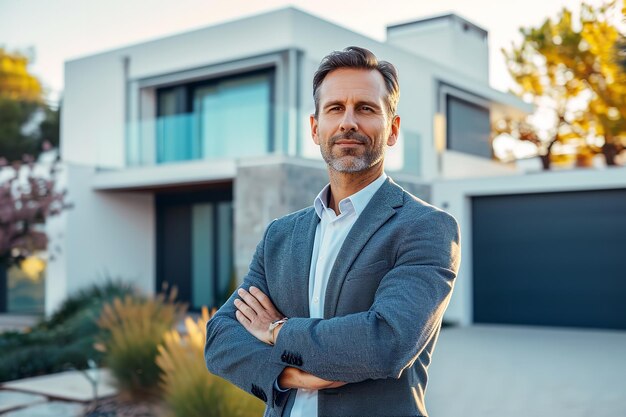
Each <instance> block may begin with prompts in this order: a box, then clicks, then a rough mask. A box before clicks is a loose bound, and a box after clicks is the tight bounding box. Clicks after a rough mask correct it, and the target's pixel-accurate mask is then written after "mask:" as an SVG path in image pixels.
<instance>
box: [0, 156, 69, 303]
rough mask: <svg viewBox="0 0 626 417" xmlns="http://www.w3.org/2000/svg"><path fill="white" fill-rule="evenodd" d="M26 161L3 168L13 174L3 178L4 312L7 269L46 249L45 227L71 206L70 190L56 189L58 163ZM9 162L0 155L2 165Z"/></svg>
mask: <svg viewBox="0 0 626 417" xmlns="http://www.w3.org/2000/svg"><path fill="white" fill-rule="evenodd" d="M24 162H25V163H24V164H14V165H13V166H12V167H3V168H2V170H1V173H2V174H5V175H6V174H9V175H8V178H6V179H5V180H4V181H0V295H2V296H0V311H5V310H6V308H7V306H6V286H7V282H6V281H7V276H6V273H7V268H8V267H9V266H10V265H11V264H13V263H14V262H16V261H19V260H21V259H24V258H25V257H26V256H28V255H30V254H32V253H33V252H34V251H37V250H44V249H46V246H47V243H48V237H47V235H46V233H45V232H44V231H43V230H42V229H43V227H44V225H45V222H46V219H48V218H49V217H50V216H54V215H56V214H59V213H60V212H61V211H62V210H64V209H66V208H69V207H70V205H69V204H68V203H67V202H66V201H65V197H66V193H65V192H59V191H58V190H57V189H56V178H57V172H58V171H57V170H58V166H57V163H56V162H54V163H53V164H51V165H47V167H46V166H45V165H42V164H39V165H38V166H37V167H35V164H34V161H33V159H32V157H31V158H26V159H25V161H24ZM5 164H6V161H2V160H1V158H0V165H5ZM36 171H38V172H36Z"/></svg>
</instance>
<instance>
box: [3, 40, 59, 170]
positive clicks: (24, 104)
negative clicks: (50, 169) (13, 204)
mask: <svg viewBox="0 0 626 417" xmlns="http://www.w3.org/2000/svg"><path fill="white" fill-rule="evenodd" d="M28 63H29V61H28V58H26V57H25V56H23V55H21V54H19V53H9V52H7V51H5V50H4V49H2V48H0V157H3V158H5V159H7V160H8V161H10V162H13V161H20V160H22V158H23V156H24V155H32V156H35V157H37V156H38V155H39V154H40V153H41V152H42V151H43V150H44V148H46V147H50V146H52V147H56V146H58V144H59V110H58V109H56V108H54V107H51V106H49V105H47V104H46V102H45V99H44V91H43V88H42V86H41V83H40V81H39V80H38V79H37V78H36V77H35V76H33V75H31V74H30V73H29V72H28Z"/></svg>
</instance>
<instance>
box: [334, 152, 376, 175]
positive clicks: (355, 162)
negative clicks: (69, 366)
mask: <svg viewBox="0 0 626 417" xmlns="http://www.w3.org/2000/svg"><path fill="white" fill-rule="evenodd" d="M324 160H325V161H326V164H328V166H329V167H330V168H332V169H333V170H335V171H337V172H343V173H354V172H361V171H365V170H366V169H368V168H370V167H372V166H373V165H375V164H376V163H377V162H378V161H380V157H378V158H377V157H375V155H372V154H370V153H366V154H364V155H360V156H350V155H344V156H341V157H339V158H334V157H332V156H331V157H330V158H326V156H324Z"/></svg>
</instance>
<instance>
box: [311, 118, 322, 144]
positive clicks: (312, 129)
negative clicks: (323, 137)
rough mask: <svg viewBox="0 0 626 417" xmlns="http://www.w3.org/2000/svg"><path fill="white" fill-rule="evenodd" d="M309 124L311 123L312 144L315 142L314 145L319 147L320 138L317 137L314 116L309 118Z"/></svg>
mask: <svg viewBox="0 0 626 417" xmlns="http://www.w3.org/2000/svg"><path fill="white" fill-rule="evenodd" d="M309 123H311V137H312V138H313V142H315V144H316V145H319V144H320V138H319V136H318V135H317V133H318V132H317V119H316V118H315V115H314V114H312V115H310V116H309Z"/></svg>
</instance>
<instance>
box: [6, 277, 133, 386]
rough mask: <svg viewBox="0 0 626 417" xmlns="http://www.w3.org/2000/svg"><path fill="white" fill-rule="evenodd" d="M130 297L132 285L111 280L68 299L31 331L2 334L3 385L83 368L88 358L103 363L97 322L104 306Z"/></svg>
mask: <svg viewBox="0 0 626 417" xmlns="http://www.w3.org/2000/svg"><path fill="white" fill-rule="evenodd" d="M128 294H134V290H133V288H132V287H131V286H130V285H128V284H124V283H122V282H120V281H112V280H108V281H107V282H106V283H105V284H100V285H94V286H92V287H89V288H87V289H85V290H83V291H80V292H79V293H77V294H76V295H73V296H71V297H69V298H68V299H66V300H65V301H64V302H63V303H62V304H61V306H60V307H59V309H58V310H57V311H56V312H55V313H54V314H53V315H52V316H51V318H50V319H48V320H43V321H41V322H40V323H38V324H37V325H35V326H34V327H33V328H32V329H30V330H28V331H26V332H13V331H11V332H6V333H2V334H0V352H1V354H0V382H3V381H10V380H13V379H21V378H27V377H30V376H36V375H42V374H47V373H53V372H60V371H64V370H67V369H70V368H76V369H83V368H86V367H87V359H93V360H95V361H96V362H98V363H99V362H101V360H102V356H103V355H102V353H101V352H98V351H96V350H95V349H94V347H93V345H94V342H95V337H96V335H97V334H98V332H99V329H98V326H97V325H96V320H97V318H98V317H99V315H100V310H101V309H102V305H103V304H104V303H106V302H110V301H111V300H112V299H113V298H114V297H115V296H120V295H128Z"/></svg>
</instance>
